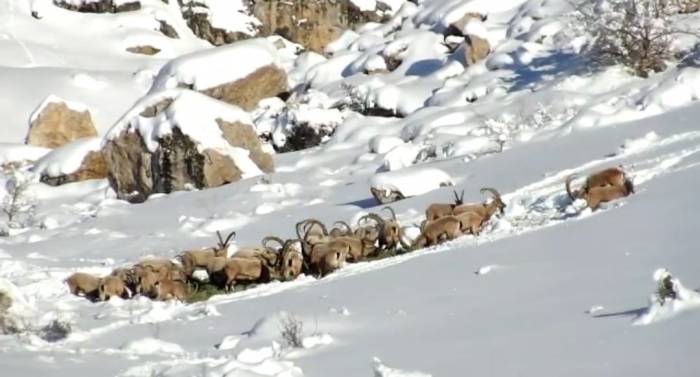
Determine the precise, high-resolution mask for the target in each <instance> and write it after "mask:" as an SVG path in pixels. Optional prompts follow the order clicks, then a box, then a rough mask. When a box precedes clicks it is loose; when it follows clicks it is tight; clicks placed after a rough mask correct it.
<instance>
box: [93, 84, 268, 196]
mask: <svg viewBox="0 0 700 377" xmlns="http://www.w3.org/2000/svg"><path fill="white" fill-rule="evenodd" d="M180 91H181V93H182V92H184V93H188V94H187V95H185V96H181V97H176V98H165V99H162V100H159V101H158V102H157V103H154V104H152V105H150V106H146V107H144V109H143V111H141V113H139V114H138V115H137V116H136V117H135V118H133V119H131V120H130V119H126V120H125V123H124V125H122V126H120V127H121V129H117V131H119V132H118V133H116V134H113V133H112V132H110V135H109V136H108V138H107V142H106V144H105V148H104V152H103V153H104V156H105V159H106V162H107V170H108V178H109V181H110V185H111V186H112V188H113V189H114V191H115V192H116V193H117V196H118V197H119V198H120V199H125V200H129V201H130V202H143V201H144V200H146V198H148V196H150V195H151V194H154V193H170V192H173V191H179V190H188V189H192V188H198V189H203V188H209V187H218V186H221V185H224V184H227V183H231V182H235V181H238V180H240V179H241V178H243V177H245V175H246V171H250V169H251V166H252V168H253V169H257V170H256V171H257V172H258V174H260V172H261V171H262V172H272V171H274V164H273V160H272V157H271V156H270V155H268V154H266V153H264V152H263V150H262V147H261V145H260V141H259V140H258V138H257V134H256V133H255V129H254V128H253V126H252V125H250V124H249V123H247V122H246V121H243V120H241V119H231V120H224V119H227V116H229V114H227V113H225V112H224V111H222V114H221V116H220V117H219V116H217V115H216V113H217V111H216V110H217V109H218V108H221V107H225V108H226V109H228V107H229V105H226V104H223V103H221V102H218V101H216V100H213V99H210V98H208V97H205V96H203V95H202V94H199V93H197V92H191V91H187V90H180ZM207 105H211V106H207ZM202 107H206V109H203V110H202V111H205V112H206V114H207V116H205V117H198V118H192V117H189V118H187V117H186V118H185V120H183V121H188V122H192V121H194V120H196V121H197V123H196V124H180V123H178V122H179V121H180V120H181V119H182V118H177V117H173V118H167V119H164V120H163V122H166V123H167V124H168V127H170V132H168V133H166V134H165V136H159V135H160V133H158V131H157V130H156V131H154V130H146V131H144V129H142V128H139V127H132V124H135V123H136V122H137V121H138V119H143V118H159V117H161V116H162V115H163V113H164V112H165V113H166V114H171V113H173V114H176V113H178V111H179V110H180V109H183V108H188V109H189V108H202ZM233 109H235V111H238V112H240V113H241V114H245V113H244V112H243V111H242V110H240V109H236V108H233ZM166 110H167V111H166ZM212 113H213V114H212ZM245 115H247V114H245ZM148 122H153V120H150V119H149V120H148ZM115 127H117V126H115ZM155 128H156V127H155V126H154V129H155ZM194 128H197V129H198V131H197V134H198V135H200V136H201V135H206V136H205V138H206V139H207V140H212V139H215V140H214V141H209V142H210V143H214V144H211V145H210V144H204V143H202V142H200V141H198V140H197V139H196V138H194V137H192V136H190V135H189V134H187V133H186V132H187V130H191V129H194ZM183 130H184V131H183ZM140 132H151V134H148V135H142V134H141V133H140ZM217 135H220V136H218V137H219V138H218V139H217ZM153 143H155V144H154V145H153ZM217 143H218V144H217ZM147 144H148V145H147ZM222 144H223V145H222ZM149 147H150V148H149Z"/></svg>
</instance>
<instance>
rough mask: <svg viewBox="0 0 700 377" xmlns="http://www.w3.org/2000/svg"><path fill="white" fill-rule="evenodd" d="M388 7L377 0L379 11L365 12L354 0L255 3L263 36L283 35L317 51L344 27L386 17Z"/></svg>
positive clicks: (256, 14) (255, 13)
mask: <svg viewBox="0 0 700 377" xmlns="http://www.w3.org/2000/svg"><path fill="white" fill-rule="evenodd" d="M388 10H389V8H388V6H387V5H386V4H385V3H381V2H377V9H376V10H374V11H362V10H360V9H359V8H358V7H357V6H356V5H355V4H354V3H353V2H352V1H351V0H336V1H331V0H321V1H287V0H270V1H256V2H254V3H253V4H252V13H253V15H254V16H255V17H256V18H257V19H258V20H260V21H261V23H262V26H261V27H260V30H259V33H260V35H263V36H269V35H273V34H276V35H280V36H282V37H284V38H286V39H288V40H290V41H292V42H294V43H298V44H300V45H302V46H304V47H306V48H307V49H309V50H312V51H315V52H318V53H323V50H324V48H325V47H326V45H327V44H328V43H330V42H331V41H333V40H335V39H336V38H338V37H339V36H340V34H341V33H342V32H343V31H344V30H347V29H354V28H355V27H357V26H359V25H362V24H364V23H367V22H381V21H383V20H385V19H387V18H388V17H389V14H388ZM299 20H304V21H303V22H300V21H299Z"/></svg>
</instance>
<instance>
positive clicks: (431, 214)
mask: <svg viewBox="0 0 700 377" xmlns="http://www.w3.org/2000/svg"><path fill="white" fill-rule="evenodd" d="M452 192H453V193H454V195H455V202H454V203H433V204H431V205H429V206H428V208H426V209H425V219H426V220H428V221H435V220H437V219H439V218H441V217H445V216H450V215H452V211H454V209H455V207H457V206H460V205H462V204H463V203H464V190H462V194H461V195H457V191H455V190H452Z"/></svg>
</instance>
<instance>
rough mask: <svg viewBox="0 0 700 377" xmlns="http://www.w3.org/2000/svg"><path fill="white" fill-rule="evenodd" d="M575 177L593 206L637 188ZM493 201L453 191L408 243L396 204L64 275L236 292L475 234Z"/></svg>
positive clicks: (496, 202) (81, 291)
mask: <svg viewBox="0 0 700 377" xmlns="http://www.w3.org/2000/svg"><path fill="white" fill-rule="evenodd" d="M572 179H573V175H572V176H569V177H567V178H566V183H565V185H566V192H567V194H568V195H569V197H570V198H571V199H572V200H576V199H579V198H580V199H583V200H585V201H586V203H587V205H588V207H589V208H591V209H592V210H596V209H597V208H598V207H599V206H600V204H601V203H604V202H609V201H612V200H615V199H618V198H622V197H625V196H627V195H629V194H631V193H634V186H633V184H632V182H631V181H630V180H629V179H628V178H627V176H626V175H625V173H624V171H623V170H622V169H621V168H609V169H605V170H602V171H599V172H597V173H594V174H592V175H590V176H588V177H587V179H586V181H585V183H584V184H583V186H582V187H581V188H580V189H578V190H574V191H572V189H571V180H572ZM481 192H482V193H488V194H489V195H490V200H487V201H485V202H483V203H464V202H463V198H464V191H462V193H461V195H457V192H456V191H455V192H454V195H455V201H454V203H434V204H431V205H430V206H428V208H427V209H426V211H425V220H424V221H423V222H422V223H421V225H420V235H419V236H418V237H417V238H416V239H415V240H414V241H413V242H411V243H408V242H406V241H405V237H404V235H403V229H404V227H401V226H400V225H399V222H398V220H397V218H396V214H395V213H394V210H393V209H392V208H391V207H384V208H383V209H382V210H386V211H388V212H389V215H390V217H389V218H384V217H382V216H380V215H378V214H376V213H370V214H367V215H364V216H362V217H360V218H359V219H358V221H357V224H356V226H355V228H354V229H353V227H351V226H350V225H349V224H348V223H346V222H343V221H337V222H336V223H334V224H333V227H332V228H331V230H330V231H328V229H327V228H326V226H325V225H324V224H323V223H322V222H320V221H318V220H316V219H306V220H303V221H300V222H299V223H297V224H296V236H297V238H295V239H287V240H282V239H281V238H279V237H274V236H268V237H265V238H263V239H262V241H261V245H260V246H252V247H243V248H239V249H238V250H237V251H236V252H235V253H234V254H233V255H232V256H231V257H229V256H228V248H229V245H230V243H231V240H232V239H233V238H234V237H235V236H236V233H235V232H231V233H230V234H228V235H227V236H226V237H222V236H221V234H220V233H219V232H217V233H216V234H217V236H218V244H217V246H216V247H210V248H206V249H201V250H192V251H185V252H183V253H182V254H181V255H179V257H178V258H179V260H180V263H176V262H173V261H171V260H168V259H164V258H163V259H160V258H151V259H146V260H142V261H140V262H138V263H136V264H135V265H133V266H131V267H120V268H117V269H115V270H114V271H113V272H112V273H111V274H110V275H109V276H106V277H103V278H98V277H95V276H92V275H89V274H86V273H81V272H78V273H75V274H73V275H71V276H70V277H68V278H67V279H66V283H67V284H68V286H69V289H70V292H71V293H73V294H75V295H84V296H86V297H88V298H90V299H93V300H100V301H104V300H108V299H109V298H110V297H113V296H119V297H122V298H130V297H132V296H133V295H135V294H141V295H144V296H147V297H150V298H152V299H155V300H169V299H177V300H184V299H185V298H186V296H187V292H188V284H187V283H188V282H190V281H192V280H193V279H196V278H195V276H194V274H195V271H197V270H204V271H206V272H207V274H208V277H209V282H210V283H211V284H214V285H216V286H218V287H219V288H221V289H224V290H227V291H231V290H232V289H233V288H234V286H235V285H236V284H237V283H243V282H256V283H264V282H269V281H272V280H282V281H287V280H293V279H295V278H296V277H297V276H299V275H300V274H302V273H304V274H308V275H314V276H317V277H323V276H325V275H327V274H329V273H331V272H333V271H335V270H337V269H338V268H340V267H342V266H343V265H344V264H345V263H346V262H359V261H362V260H367V259H370V258H373V257H377V256H378V255H380V253H382V252H384V251H390V252H396V251H399V250H401V251H402V252H409V251H412V250H415V249H418V248H423V247H426V246H432V245H436V244H439V243H440V242H444V241H447V240H452V239H455V238H457V237H459V236H461V235H464V234H472V235H474V236H477V235H479V234H480V232H481V230H482V228H483V226H484V225H485V224H486V223H487V222H488V221H489V220H490V219H491V218H492V217H493V216H494V215H497V214H499V213H500V214H501V215H502V214H503V213H504V209H505V208H506V204H505V203H504V202H503V200H502V199H501V195H500V194H499V193H498V191H496V190H495V189H493V188H482V189H481Z"/></svg>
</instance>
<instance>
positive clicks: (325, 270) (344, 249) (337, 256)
mask: <svg viewBox="0 0 700 377" xmlns="http://www.w3.org/2000/svg"><path fill="white" fill-rule="evenodd" d="M349 252H350V247H349V246H348V245H347V244H346V243H344V242H336V243H332V242H327V243H324V244H318V245H316V246H315V247H314V248H313V250H312V251H311V255H310V257H309V268H310V270H311V271H310V272H311V273H312V274H314V275H316V276H319V277H324V276H326V275H328V274H330V273H331V272H333V271H335V270H337V269H339V268H341V267H342V266H343V264H344V263H345V260H346V258H347V256H348V254H349Z"/></svg>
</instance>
